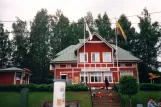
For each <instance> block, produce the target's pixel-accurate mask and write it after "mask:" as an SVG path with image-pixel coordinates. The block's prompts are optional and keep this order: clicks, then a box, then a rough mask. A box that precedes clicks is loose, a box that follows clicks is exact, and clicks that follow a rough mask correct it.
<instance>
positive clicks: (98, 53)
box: [91, 52, 100, 62]
mask: <svg viewBox="0 0 161 107" xmlns="http://www.w3.org/2000/svg"><path fill="white" fill-rule="evenodd" d="M94 53H98V56H99V60H98V61H93V59H92V54H94ZM91 62H100V53H99V52H91Z"/></svg>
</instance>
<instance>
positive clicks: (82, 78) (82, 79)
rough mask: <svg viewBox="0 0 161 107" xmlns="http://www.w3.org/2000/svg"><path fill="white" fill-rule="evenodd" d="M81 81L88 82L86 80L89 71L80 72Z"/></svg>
mask: <svg viewBox="0 0 161 107" xmlns="http://www.w3.org/2000/svg"><path fill="white" fill-rule="evenodd" d="M84 74H85V79H86V80H85V81H84ZM80 81H81V82H86V81H87V82H88V73H87V72H85V73H84V72H83V71H82V72H81V73H80Z"/></svg>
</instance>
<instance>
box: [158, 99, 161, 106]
mask: <svg viewBox="0 0 161 107" xmlns="http://www.w3.org/2000/svg"><path fill="white" fill-rule="evenodd" d="M158 107H161V98H160V99H159V102H158Z"/></svg>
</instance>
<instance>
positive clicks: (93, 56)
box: [92, 53, 95, 61]
mask: <svg viewBox="0 0 161 107" xmlns="http://www.w3.org/2000/svg"><path fill="white" fill-rule="evenodd" d="M92 61H95V54H94V53H92Z"/></svg>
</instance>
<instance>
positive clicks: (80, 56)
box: [79, 52, 88, 62]
mask: <svg viewBox="0 0 161 107" xmlns="http://www.w3.org/2000/svg"><path fill="white" fill-rule="evenodd" d="M81 54H83V55H84V60H83V61H82V60H81ZM85 55H87V61H85ZM79 60H80V62H88V53H87V52H85V53H84V52H80V53H79Z"/></svg>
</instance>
